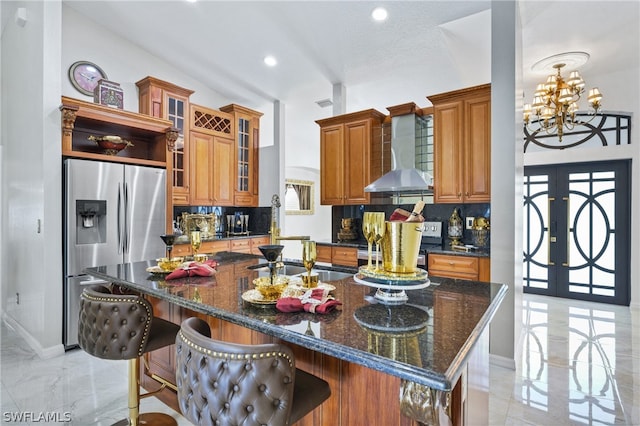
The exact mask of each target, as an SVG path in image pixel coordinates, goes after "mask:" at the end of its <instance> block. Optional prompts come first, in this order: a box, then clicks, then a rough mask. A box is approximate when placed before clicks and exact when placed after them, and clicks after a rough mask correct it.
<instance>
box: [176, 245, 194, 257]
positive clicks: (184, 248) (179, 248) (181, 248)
mask: <svg viewBox="0 0 640 426" xmlns="http://www.w3.org/2000/svg"><path fill="white" fill-rule="evenodd" d="M190 255H191V246H190V245H189V244H176V245H174V246H173V250H171V256H190Z"/></svg>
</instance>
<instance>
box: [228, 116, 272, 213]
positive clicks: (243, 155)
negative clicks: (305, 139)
mask: <svg viewBox="0 0 640 426" xmlns="http://www.w3.org/2000/svg"><path fill="white" fill-rule="evenodd" d="M220 110H221V111H223V112H226V113H229V114H233V117H234V123H235V133H236V135H235V145H234V160H233V164H234V165H235V171H234V174H235V176H234V179H233V181H234V196H233V200H234V201H233V204H234V206H245V207H257V206H258V202H259V199H258V177H259V176H258V174H259V170H260V168H259V162H258V159H259V149H260V117H262V113H261V112H258V111H254V110H252V109H249V108H245V107H242V106H240V105H236V104H231V105H227V106H224V107H221V108H220ZM232 176H233V175H232Z"/></svg>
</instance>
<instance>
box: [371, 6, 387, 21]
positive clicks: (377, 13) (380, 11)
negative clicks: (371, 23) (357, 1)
mask: <svg viewBox="0 0 640 426" xmlns="http://www.w3.org/2000/svg"><path fill="white" fill-rule="evenodd" d="M388 15H389V14H388V13H387V9H385V8H384V7H376V8H375V9H373V12H371V17H372V18H373V19H374V20H375V21H384V20H386V19H387V16H388Z"/></svg>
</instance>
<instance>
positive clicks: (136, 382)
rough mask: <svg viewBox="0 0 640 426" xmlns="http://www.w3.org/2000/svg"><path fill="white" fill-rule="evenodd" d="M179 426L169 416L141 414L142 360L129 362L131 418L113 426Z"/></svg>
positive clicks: (135, 359)
mask: <svg viewBox="0 0 640 426" xmlns="http://www.w3.org/2000/svg"><path fill="white" fill-rule="evenodd" d="M142 425H152V426H177V425H178V422H177V421H176V420H175V419H174V418H173V417H171V416H170V415H168V414H164V413H144V414H140V358H133V359H130V360H129V418H128V419H122V420H120V421H118V422H116V423H114V424H113V426H142Z"/></svg>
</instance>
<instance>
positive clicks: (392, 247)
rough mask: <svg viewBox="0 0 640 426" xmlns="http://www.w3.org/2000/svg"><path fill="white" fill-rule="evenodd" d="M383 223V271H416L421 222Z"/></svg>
mask: <svg viewBox="0 0 640 426" xmlns="http://www.w3.org/2000/svg"><path fill="white" fill-rule="evenodd" d="M385 225H386V228H385V233H384V236H383V237H382V265H383V267H384V270H385V272H393V273H398V274H409V273H413V272H416V271H417V269H418V254H419V253H420V242H421V241H422V228H423V225H422V223H420V222H386V224H385Z"/></svg>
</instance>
